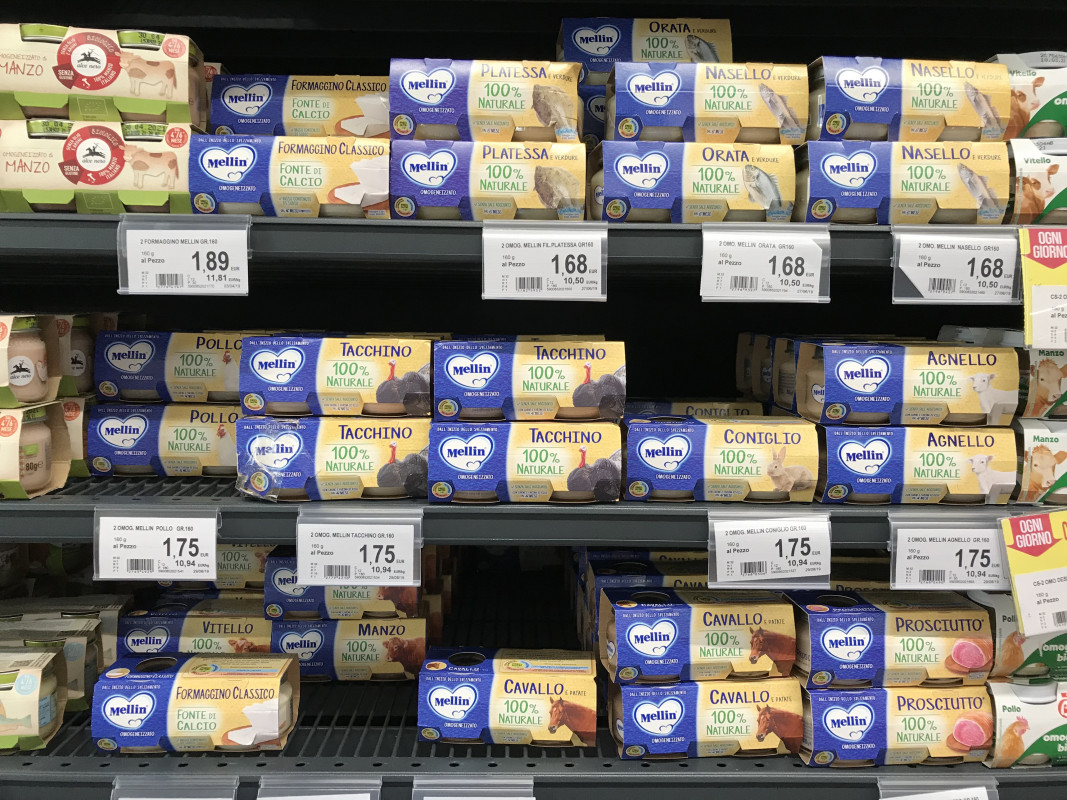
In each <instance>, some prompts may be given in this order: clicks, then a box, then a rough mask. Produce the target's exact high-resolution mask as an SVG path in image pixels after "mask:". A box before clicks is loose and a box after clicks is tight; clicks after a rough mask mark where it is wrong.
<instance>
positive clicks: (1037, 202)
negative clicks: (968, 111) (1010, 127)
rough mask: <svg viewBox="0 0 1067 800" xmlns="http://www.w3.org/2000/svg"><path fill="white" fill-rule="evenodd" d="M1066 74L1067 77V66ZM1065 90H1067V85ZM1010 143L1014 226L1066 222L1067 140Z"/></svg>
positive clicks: (1028, 140)
mask: <svg viewBox="0 0 1067 800" xmlns="http://www.w3.org/2000/svg"><path fill="white" fill-rule="evenodd" d="M1063 77H1064V79H1065V80H1067V69H1065V70H1064V71H1063ZM1063 90H1064V91H1065V92H1067V86H1064V87H1063ZM1060 113H1061V114H1063V113H1064V112H1062V111H1061V112H1060ZM1057 124H1058V123H1057ZM1010 145H1011V155H1012V165H1013V167H1014V169H1013V170H1012V186H1011V188H1012V192H1013V195H1014V203H1013V204H1012V211H1011V215H1010V217H1009V219H1008V221H1009V222H1011V223H1012V224H1013V225H1034V224H1039V225H1063V224H1064V223H1067V192H1065V190H1067V141H1064V140H1062V139H1012V140H1011V142H1010Z"/></svg>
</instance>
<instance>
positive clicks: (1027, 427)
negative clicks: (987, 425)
mask: <svg viewBox="0 0 1067 800" xmlns="http://www.w3.org/2000/svg"><path fill="white" fill-rule="evenodd" d="M1015 430H1016V432H1017V438H1018V447H1019V494H1018V496H1017V497H1016V501H1017V502H1019V503H1043V504H1049V505H1062V504H1063V503H1067V466H1064V463H1065V462H1067V420H1048V419H1019V420H1016V421H1015Z"/></svg>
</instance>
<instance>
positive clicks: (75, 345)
mask: <svg viewBox="0 0 1067 800" xmlns="http://www.w3.org/2000/svg"><path fill="white" fill-rule="evenodd" d="M95 346H96V342H95V341H94V339H93V335H92V333H91V332H90V330H89V315H88V314H79V315H78V316H76V317H75V318H74V326H73V327H72V328H71V329H70V374H71V375H72V376H73V378H74V388H75V389H76V390H77V392H78V394H84V393H85V392H91V391H92V390H93V386H94V385H95V384H94V383H93V356H94V351H95Z"/></svg>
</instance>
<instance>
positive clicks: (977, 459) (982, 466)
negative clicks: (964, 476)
mask: <svg viewBox="0 0 1067 800" xmlns="http://www.w3.org/2000/svg"><path fill="white" fill-rule="evenodd" d="M967 460H968V461H969V462H971V472H973V473H974V474H975V475H977V476H978V489H979V490H980V491H981V492H982V494H984V495H989V494H991V493H992V491H993V487H995V486H999V487H1001V490H1002V491H1007V492H1010V491H1011V490H1012V489H1013V488H1014V487H1015V472H1014V471H1012V472H1008V471H1006V470H995V469H990V468H989V465H990V463H991V462H992V461H993V456H991V455H981V456H971V457H970V458H968V459H967Z"/></svg>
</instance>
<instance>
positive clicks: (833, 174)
mask: <svg viewBox="0 0 1067 800" xmlns="http://www.w3.org/2000/svg"><path fill="white" fill-rule="evenodd" d="M877 169H878V159H876V158H875V157H874V154H873V153H871V152H869V151H867V150H861V151H859V152H857V153H853V154H852V155H850V156H843V155H841V154H840V153H831V154H830V155H828V156H826V158H824V159H823V160H822V174H823V175H825V176H826V177H827V179H828V180H830V181H831V182H833V183H836V184H837V185H838V186H843V187H845V188H846V189H857V188H859V187H860V186H863V184H865V183H866V182H867V179H868V178H870V177H871V176H872V175H874V173H875V171H877Z"/></svg>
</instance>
